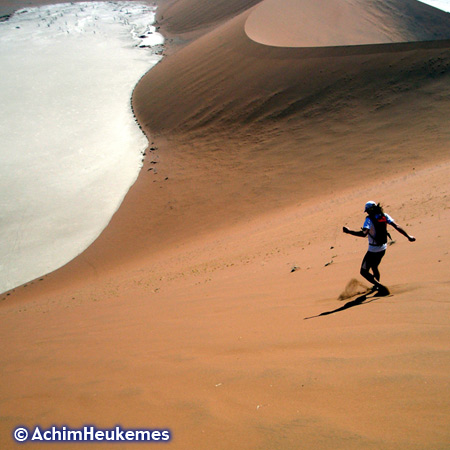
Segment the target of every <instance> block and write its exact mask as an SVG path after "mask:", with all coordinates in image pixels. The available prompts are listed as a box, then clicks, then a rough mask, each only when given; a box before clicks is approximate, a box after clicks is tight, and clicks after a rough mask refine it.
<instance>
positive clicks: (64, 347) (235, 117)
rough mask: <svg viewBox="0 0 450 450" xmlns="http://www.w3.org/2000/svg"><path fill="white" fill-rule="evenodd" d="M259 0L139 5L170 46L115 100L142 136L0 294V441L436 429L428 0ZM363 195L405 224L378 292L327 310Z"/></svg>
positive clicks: (433, 25) (442, 154)
mask: <svg viewBox="0 0 450 450" xmlns="http://www.w3.org/2000/svg"><path fill="white" fill-rule="evenodd" d="M275 3H276V6H274V2H272V1H271V0H270V1H269V0H266V1H262V2H257V1H239V2H238V1H228V2H226V1H218V2H206V1H205V2H201V1H199V0H178V1H177V0H172V1H161V4H160V10H159V25H160V26H161V31H162V33H163V34H165V35H166V36H168V37H169V39H170V44H169V48H168V50H167V53H168V56H167V57H166V58H164V59H163V61H162V62H161V63H160V64H158V65H157V66H156V67H155V68H154V69H152V70H151V71H150V72H149V73H148V74H147V75H146V76H145V77H144V78H143V79H142V80H141V82H140V83H139V84H138V86H137V87H136V89H135V92H134V96H133V105H134V109H135V112H136V114H137V117H138V119H139V121H140V123H141V125H142V126H143V128H144V129H145V131H146V132H147V133H148V136H149V140H150V141H152V142H154V144H152V147H153V148H155V147H156V148H157V149H156V150H151V151H149V152H148V156H147V160H146V162H145V166H144V168H143V170H142V173H141V174H140V176H139V179H138V181H137V183H136V184H135V185H134V186H133V187H132V189H131V190H130V192H129V194H128V195H127V197H126V199H125V201H124V203H123V205H122V206H121V208H120V209H119V211H118V212H117V213H116V215H115V216H114V217H113V219H112V220H111V223H110V225H109V226H108V227H107V229H106V230H105V231H104V232H103V234H102V235H101V236H100V238H99V239H98V240H97V241H96V242H95V243H94V244H93V245H92V246H91V247H90V248H89V249H87V250H86V251H85V252H84V253H83V254H82V255H80V256H79V257H78V258H76V259H75V260H74V261H72V262H71V263H69V264H68V265H66V266H65V267H63V268H62V269H60V270H58V271H56V272H54V273H52V274H50V275H49V276H46V277H43V281H35V282H34V283H32V284H28V285H27V286H26V287H21V288H18V289H16V290H15V291H14V292H12V293H11V295H8V296H2V298H5V300H4V301H3V302H2V303H1V307H0V314H1V316H2V319H3V325H2V329H1V333H2V334H1V338H2V342H3V343H4V345H3V346H2V352H1V361H2V367H3V369H2V378H1V382H2V383H1V385H2V386H3V389H2V391H1V395H0V400H1V401H2V421H1V425H0V443H1V446H2V448H3V447H4V448H14V445H13V444H12V441H11V437H10V433H11V430H12V429H13V427H14V426H16V425H18V424H19V423H20V424H25V425H28V426H30V427H31V426H32V425H33V424H37V423H39V424H40V425H43V426H46V425H52V424H55V423H56V424H69V425H70V426H72V427H75V426H79V425H81V424H84V423H94V424H95V425H97V426H104V427H112V426H114V425H115V424H117V423H120V424H121V425H123V426H126V427H129V428H139V427H155V428H156V427H159V428H162V427H169V428H171V430H172V432H173V440H172V442H171V443H170V444H168V445H169V447H170V448H177V449H193V448H196V449H231V448H232V449H265V448H267V449H298V448H311V449H312V448H342V449H362V448H364V449H370V448H373V449H397V448H408V449H414V448H417V449H419V448H445V447H446V446H447V445H448V442H449V440H450V435H449V431H448V430H449V429H450V428H449V417H450V416H449V414H450V407H449V401H448V396H447V391H448V382H449V378H448V373H449V366H450V364H449V351H448V342H449V328H448V313H449V303H448V298H449V292H450V288H449V278H448V263H449V259H448V258H449V257H448V247H449V236H448V233H447V232H446V223H447V221H448V219H449V218H450V217H449V208H448V195H449V183H448V179H449V173H450V165H449V143H450V127H449V121H448V111H449V107H450V96H449V86H450V84H449V73H450V71H449V67H450V16H449V15H448V14H445V13H442V12H439V11H435V10H434V9H432V8H429V7H427V6H425V5H422V4H419V3H417V2H415V1H412V0H408V1H400V0H397V1H390V0H386V1H371V2H361V1H356V0H354V1H350V0H348V1H340V2H324V3H323V4H324V5H325V4H327V5H329V4H330V3H333V6H332V8H333V11H334V14H325V15H324V14H322V13H323V8H321V10H318V8H317V4H318V3H319V2H315V1H313V0H304V1H297V2H293V1H277V2H275ZM363 5H364V6H366V5H367V8H366V7H363ZM297 15H298V17H299V18H301V21H302V23H305V22H308V25H307V28H305V27H302V29H296V28H295V24H296V20H294V19H293V18H294V17H295V18H296V17H297ZM337 17H339V18H340V19H339V21H338V22H336V18H337ZM281 24H282V25H281ZM338 24H339V27H337V25H338ZM342 25H343V26H342ZM305 31H306V32H307V33H306V34H305ZM433 33H436V35H433ZM249 36H250V37H249ZM432 38H435V40H431V41H430V39H432ZM255 40H257V41H259V42H256V41H255ZM425 41H426V42H425ZM265 44H267V45H265ZM323 46H325V48H323ZM153 168H156V169H157V173H155V172H154V171H153V170H149V169H153ZM370 199H375V200H378V201H381V202H382V203H383V204H384V205H385V206H386V209H387V211H388V212H389V213H390V214H391V215H392V216H393V217H394V218H395V219H396V220H397V221H398V222H399V223H400V224H401V225H403V226H405V228H406V229H407V230H408V231H409V232H410V233H411V234H413V235H415V236H416V237H417V242H415V243H414V244H411V243H409V242H407V241H406V239H404V238H403V237H402V236H400V235H398V234H395V235H394V233H395V231H393V232H392V234H393V237H394V238H395V240H396V243H395V245H392V246H391V247H389V249H388V253H387V256H386V257H385V259H384V260H383V262H382V266H381V272H382V277H383V278H382V280H383V281H384V282H385V283H386V284H387V285H388V286H389V287H390V288H391V290H392V292H393V294H394V295H393V296H392V297H388V298H378V299H375V300H372V301H370V302H367V303H364V304H362V305H359V306H355V307H351V308H348V309H346V310H343V311H336V310H338V309H339V308H341V307H342V306H343V303H342V302H339V301H338V300H337V298H338V296H339V294H340V293H341V292H342V291H343V290H344V289H345V287H346V285H347V282H348V281H350V280H351V279H352V278H355V277H356V278H358V279H359V276H358V271H359V264H360V260H361V258H362V255H363V253H364V251H365V249H366V245H367V244H366V242H364V241H363V240H361V239H358V238H353V237H349V236H345V235H343V234H342V231H341V230H342V226H343V225H348V226H349V227H350V228H353V229H358V228H359V227H360V226H361V225H362V221H363V219H364V214H363V212H362V209H363V205H364V203H365V202H366V201H367V200H370ZM329 263H331V264H329ZM294 266H295V267H297V270H295V271H294V272H291V270H292V268H293V267H294ZM353 298H354V297H353ZM332 311H336V312H335V313H332V314H328V315H325V316H321V317H316V318H314V319H310V320H304V318H306V317H312V316H317V315H319V314H321V313H324V312H332ZM134 446H135V445H134V444H133V447H134ZM44 447H45V446H43V448H44ZM74 448H83V446H80V447H77V446H74ZM93 448H96V446H95V445H94V446H93ZM99 448H100V446H99ZM123 448H128V446H126V445H124V446H123Z"/></svg>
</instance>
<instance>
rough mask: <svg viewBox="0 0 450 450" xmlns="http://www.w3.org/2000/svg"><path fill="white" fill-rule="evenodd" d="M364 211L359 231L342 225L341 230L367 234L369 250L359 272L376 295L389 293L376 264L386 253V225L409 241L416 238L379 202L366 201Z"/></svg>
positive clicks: (349, 232) (356, 234)
mask: <svg viewBox="0 0 450 450" xmlns="http://www.w3.org/2000/svg"><path fill="white" fill-rule="evenodd" d="M364 212H365V213H367V217H366V220H365V221H364V225H363V227H362V229H361V231H352V230H349V229H348V228H347V227H343V231H344V233H346V234H351V235H352V236H358V237H366V236H368V238H369V250H368V252H367V253H366V255H365V256H364V259H363V261H362V264H361V272H360V273H361V275H362V276H363V277H364V278H365V279H366V280H367V281H369V282H370V283H372V284H373V288H372V290H373V291H375V290H376V291H378V295H389V290H388V288H387V287H385V286H383V285H382V284H381V283H380V272H379V270H378V266H379V265H380V262H381V260H382V259H383V256H384V254H385V253H386V248H387V237H388V235H389V233H388V231H387V225H388V224H389V225H391V226H393V227H394V228H395V229H396V230H397V231H398V232H399V233H400V234H403V236H405V237H406V238H407V239H408V241H409V242H414V241H415V240H416V238H415V237H414V236H410V235H409V234H408V233H407V232H406V231H405V230H404V229H403V228H401V227H400V226H399V225H397V224H396V223H395V222H394V219H393V218H392V217H391V216H390V215H389V214H386V213H385V212H383V208H382V207H381V205H380V204H379V203H378V204H376V203H375V202H373V201H370V202H367V203H366V206H365V208H364ZM389 237H390V236H389ZM370 270H372V273H370Z"/></svg>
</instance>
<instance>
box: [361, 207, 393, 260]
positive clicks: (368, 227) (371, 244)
mask: <svg viewBox="0 0 450 450" xmlns="http://www.w3.org/2000/svg"><path fill="white" fill-rule="evenodd" d="M384 215H385V216H386V221H387V223H389V224H391V223H394V219H393V218H392V217H391V216H390V215H389V214H386V213H385V214H384ZM363 230H369V234H368V235H367V237H368V238H369V252H375V253H376V252H382V251H383V250H386V249H387V244H383V245H375V240H374V238H373V237H372V236H375V234H376V231H375V226H374V225H373V223H372V221H371V220H370V217H369V216H367V217H366V220H365V221H364V225H363Z"/></svg>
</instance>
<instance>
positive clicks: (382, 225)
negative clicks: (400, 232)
mask: <svg viewBox="0 0 450 450" xmlns="http://www.w3.org/2000/svg"><path fill="white" fill-rule="evenodd" d="M369 217H370V220H371V222H372V223H373V226H374V227H375V236H372V235H370V236H371V238H372V239H373V242H374V245H384V244H386V243H387V238H388V235H389V233H388V231H387V219H386V216H385V215H384V214H377V215H376V216H375V217H372V216H369Z"/></svg>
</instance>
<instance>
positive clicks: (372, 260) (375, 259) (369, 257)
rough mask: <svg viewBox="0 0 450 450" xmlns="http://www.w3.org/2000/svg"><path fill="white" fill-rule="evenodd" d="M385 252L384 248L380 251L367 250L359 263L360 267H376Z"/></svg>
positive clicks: (365, 268) (368, 268) (366, 268)
mask: <svg viewBox="0 0 450 450" xmlns="http://www.w3.org/2000/svg"><path fill="white" fill-rule="evenodd" d="M385 253H386V250H383V251H381V252H367V253H366V255H365V256H364V259H363V262H362V264H361V269H364V270H370V269H374V268H375V269H376V268H377V267H378V266H379V265H380V262H381V260H382V259H383V256H384V254H385Z"/></svg>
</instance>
